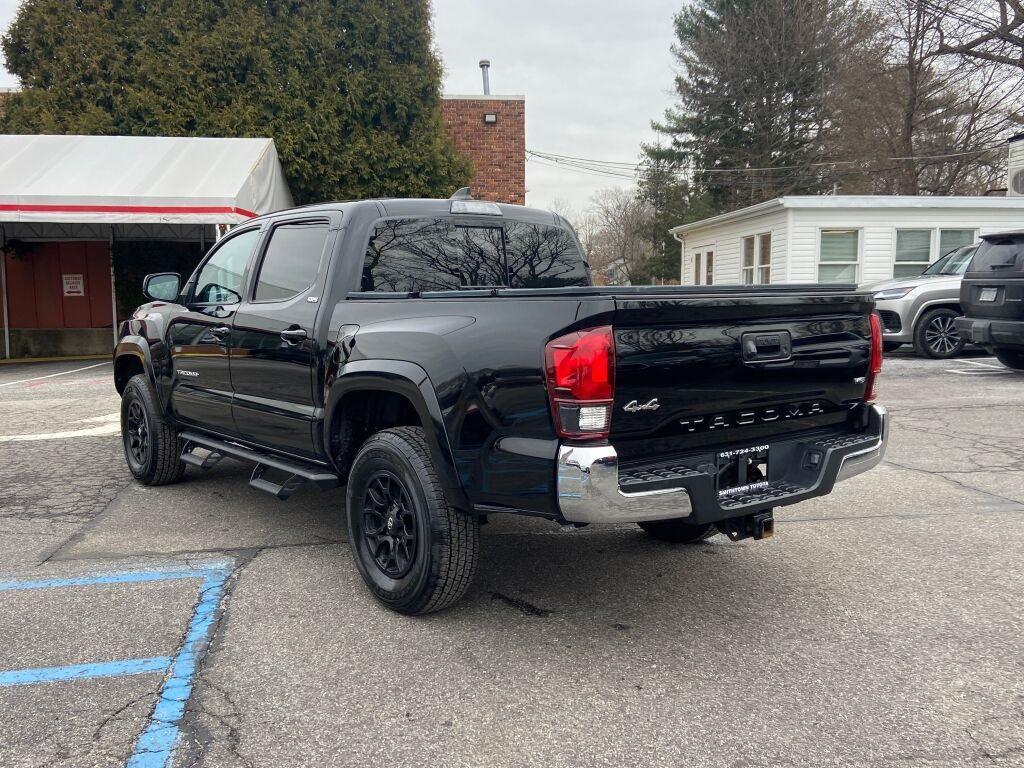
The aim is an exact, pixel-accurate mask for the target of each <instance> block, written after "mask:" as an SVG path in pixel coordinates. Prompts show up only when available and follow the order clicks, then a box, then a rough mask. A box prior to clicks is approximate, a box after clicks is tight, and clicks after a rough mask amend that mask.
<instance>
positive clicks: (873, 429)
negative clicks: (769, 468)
mask: <svg viewBox="0 0 1024 768" xmlns="http://www.w3.org/2000/svg"><path fill="white" fill-rule="evenodd" d="M868 408H869V411H868V414H867V415H868V428H867V430H866V432H864V433H861V434H853V435H849V436H847V437H840V438H828V439H824V440H818V441H809V442H806V443H803V442H799V441H796V450H798V451H803V450H817V451H820V452H821V454H822V460H821V467H820V470H818V471H817V477H816V478H814V479H813V480H812V481H810V482H807V483H805V484H799V485H798V484H795V483H794V482H792V481H786V480H780V481H776V482H772V483H768V484H767V486H768V487H767V488H765V489H763V492H762V491H760V490H759V491H757V492H754V493H752V494H749V495H743V496H737V495H725V496H722V495H719V494H716V493H715V491H714V485H715V477H714V475H713V474H710V473H708V472H707V471H701V470H700V469H699V468H694V469H691V470H688V471H687V472H686V473H685V474H684V476H681V479H680V480H679V483H678V485H677V486H676V487H671V488H660V489H658V490H652V491H641V492H635V493H625V492H623V490H622V489H621V487H620V482H619V474H620V472H619V469H620V468H619V459H618V454H617V453H616V451H615V449H614V448H613V447H612V446H610V445H586V446H580V445H561V446H559V450H558V478H557V493H558V507H559V510H560V511H561V514H562V517H563V518H564V519H565V520H567V521H569V522H573V523H623V522H641V521H646V520H665V519H669V518H677V517H691V518H693V519H694V522H714V521H716V520H724V519H728V518H730V517H735V516H738V515H742V514H746V513H747V512H749V511H750V510H751V509H758V508H768V507H774V506H781V505H785V504H794V503H796V502H798V501H802V500H804V499H806V498H810V497H813V496H823V495H825V494H827V493H829V492H830V491H831V490H832V487H833V485H834V484H835V483H837V482H839V481H841V480H846V479H848V478H851V477H854V476H855V475H859V474H860V473H862V472H866V471H867V470H869V469H871V468H872V467H874V466H875V465H876V464H878V463H879V462H880V461H881V460H882V456H883V455H884V454H885V446H886V442H887V441H888V437H889V428H888V420H889V417H888V412H887V411H886V409H885V408H883V407H882V406H880V405H870V406H868ZM801 455H802V453H801ZM685 460H686V458H685V457H684V458H683V459H682V461H685ZM712 469H713V466H712ZM772 474H775V472H773V473H772Z"/></svg>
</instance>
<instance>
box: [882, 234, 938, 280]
mask: <svg viewBox="0 0 1024 768" xmlns="http://www.w3.org/2000/svg"><path fill="white" fill-rule="evenodd" d="M931 255H932V231H931V230H930V229H897V230H896V253H895V254H894V256H893V266H892V276H893V277H913V276H914V275H920V274H921V273H922V272H924V270H925V267H927V266H928V264H929V263H930V262H931Z"/></svg>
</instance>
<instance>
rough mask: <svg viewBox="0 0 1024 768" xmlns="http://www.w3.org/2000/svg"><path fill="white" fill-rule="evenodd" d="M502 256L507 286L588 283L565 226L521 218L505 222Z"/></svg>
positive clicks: (571, 235) (562, 286)
mask: <svg viewBox="0 0 1024 768" xmlns="http://www.w3.org/2000/svg"><path fill="white" fill-rule="evenodd" d="M505 255H506V258H507V260H508V284H509V287H511V288H565V287H578V286H586V285H590V275H589V274H588V272H587V264H586V261H584V259H583V254H582V253H580V248H579V244H578V242H577V240H576V238H575V237H574V236H573V234H572V233H571V232H570V231H569V230H567V229H563V228H561V227H549V226H545V225H543V224H529V223H527V222H522V221H510V222H507V223H506V224H505Z"/></svg>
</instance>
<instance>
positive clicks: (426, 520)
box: [345, 427, 480, 616]
mask: <svg viewBox="0 0 1024 768" xmlns="http://www.w3.org/2000/svg"><path fill="white" fill-rule="evenodd" d="M345 518H346V523H347V526H346V527H347V529H348V541H349V548H350V550H351V551H352V558H353V560H355V565H356V568H357V569H358V570H359V575H360V576H362V578H363V581H364V582H365V583H366V586H367V587H368V588H369V590H370V592H371V593H372V594H373V596H374V597H375V598H377V599H378V600H379V601H380V602H381V603H383V604H384V605H386V606H387V607H388V608H390V609H391V610H393V611H398V612H399V613H404V614H407V615H411V616H416V615H420V614H424V613H431V612H433V611H439V610H442V609H443V608H447V607H448V606H450V605H452V604H453V603H454V602H456V601H457V600H458V599H459V598H460V597H462V595H463V594H465V592H466V590H467V589H468V588H469V585H470V583H471V582H472V581H473V574H474V573H475V572H476V568H477V564H478V563H479V561H480V518H479V517H477V516H476V515H472V514H466V513H465V512H463V511H462V510H460V509H457V508H455V507H453V506H452V505H451V504H449V503H448V499H447V497H446V495H445V491H444V487H443V480H442V475H441V473H439V472H438V470H437V468H436V466H435V465H434V461H433V455H432V453H431V450H430V446H429V444H428V442H427V436H426V432H425V431H424V430H423V429H422V428H421V427H392V428H391V429H383V430H381V431H380V432H377V433H375V434H374V435H371V436H370V437H369V438H367V440H366V441H365V442H364V443H363V444H362V445H361V446H360V448H359V451H358V453H356V457H355V459H354V460H353V461H352V468H351V470H349V475H348V483H347V489H346V492H345Z"/></svg>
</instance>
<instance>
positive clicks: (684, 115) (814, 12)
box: [648, 0, 855, 209]
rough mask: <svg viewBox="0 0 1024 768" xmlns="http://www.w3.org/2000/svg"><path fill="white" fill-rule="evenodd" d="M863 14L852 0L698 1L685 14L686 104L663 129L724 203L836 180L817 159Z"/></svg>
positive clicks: (680, 51)
mask: <svg viewBox="0 0 1024 768" xmlns="http://www.w3.org/2000/svg"><path fill="white" fill-rule="evenodd" d="M854 11H855V8H854V7H853V6H851V5H850V4H849V3H848V2H845V1H844V0H695V2H693V3H692V4H691V5H688V6H687V7H686V8H684V9H683V10H682V11H680V12H679V13H678V14H677V15H676V17H675V33H676V43H675V44H674V46H673V54H674V55H675V57H676V60H677V62H678V64H679V65H680V74H679V75H678V76H677V78H676V91H677V94H678V102H677V104H676V106H675V107H674V108H672V109H670V110H668V111H667V112H666V114H665V119H664V122H663V123H662V124H660V125H656V126H655V127H656V128H658V129H659V130H660V131H663V132H664V133H666V134H668V135H669V136H670V137H671V145H670V147H669V150H670V152H669V155H670V156H672V157H673V158H674V160H675V161H676V162H677V163H678V164H679V165H681V166H682V165H689V166H690V168H691V169H692V180H693V184H694V187H695V188H696V191H697V192H699V193H705V192H706V193H707V194H708V195H709V198H710V201H711V203H712V205H713V207H714V208H717V209H721V208H727V207H737V206H740V205H747V204H751V203H756V202H759V201H761V200H765V199H768V198H771V197H775V196H777V195H781V194H794V193H797V194H798V193H815V192H821V191H825V190H827V189H829V188H830V187H831V186H832V184H833V182H834V178H833V177H832V176H831V172H830V169H828V168H819V167H817V166H815V165H814V163H815V162H816V161H819V160H821V159H822V158H823V157H824V155H825V153H826V149H827V147H828V142H829V131H830V129H831V122H830V115H829V109H828V103H829V100H828V99H827V95H828V88H829V87H830V83H831V82H832V81H833V80H834V76H833V72H834V70H835V69H836V68H837V66H838V62H839V57H840V52H841V51H842V47H843V44H844V35H845V34H846V30H847V29H848V27H849V17H850V14H852V13H853V12H854ZM648 154H649V156H653V155H651V153H650V152H648ZM762 169H767V170H762Z"/></svg>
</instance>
